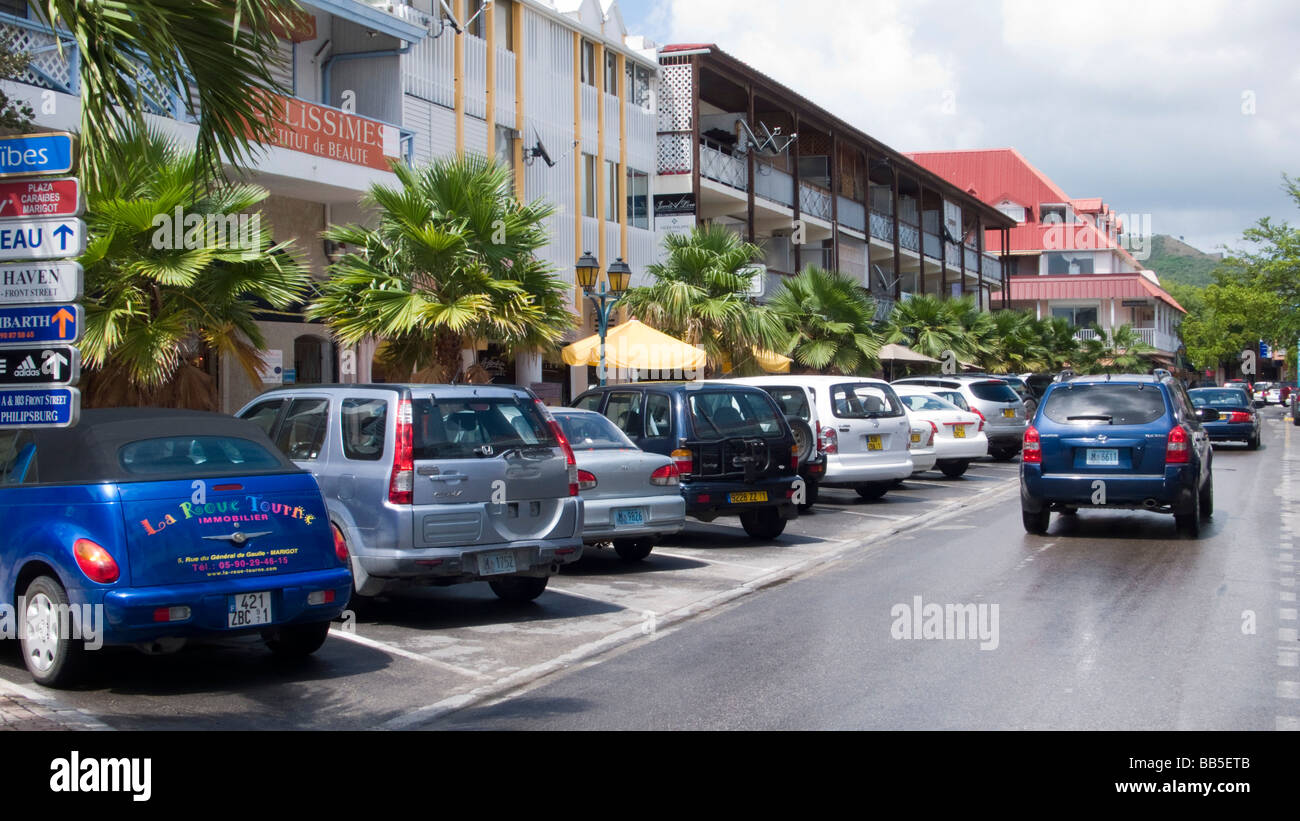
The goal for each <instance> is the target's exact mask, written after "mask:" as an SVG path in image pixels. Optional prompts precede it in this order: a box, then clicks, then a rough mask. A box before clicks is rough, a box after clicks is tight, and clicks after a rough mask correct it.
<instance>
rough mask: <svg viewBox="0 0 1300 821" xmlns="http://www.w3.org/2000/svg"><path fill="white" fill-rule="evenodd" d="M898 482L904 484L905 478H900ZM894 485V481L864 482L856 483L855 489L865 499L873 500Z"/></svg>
mask: <svg viewBox="0 0 1300 821" xmlns="http://www.w3.org/2000/svg"><path fill="white" fill-rule="evenodd" d="M898 483H899V484H902V483H903V480H902V479H899V480H898ZM892 486H893V483H892V482H863V483H862V484H860V485H854V486H853V490H854V491H855V492H856V493H857V494H858V495H859V496H861V497H862V498H863V499H867V500H871V499H879V498H880V497H882V496H884V495H885V494H886V493H888V492H889V488H890V487H892Z"/></svg>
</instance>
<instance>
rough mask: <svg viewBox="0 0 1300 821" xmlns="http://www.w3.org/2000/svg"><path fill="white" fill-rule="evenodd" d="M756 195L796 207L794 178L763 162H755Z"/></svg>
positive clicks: (789, 206)
mask: <svg viewBox="0 0 1300 821" xmlns="http://www.w3.org/2000/svg"><path fill="white" fill-rule="evenodd" d="M754 193H755V194H757V195H758V196H760V197H765V198H767V199H769V200H773V201H775V202H778V203H780V204H781V205H784V206H786V207H787V208H793V207H794V177H792V176H790V175H789V174H787V173H785V172H784V171H782V170H781V169H779V168H777V167H776V166H774V165H772V164H771V163H769V162H765V161H763V160H758V159H757V158H756V159H755V161H754Z"/></svg>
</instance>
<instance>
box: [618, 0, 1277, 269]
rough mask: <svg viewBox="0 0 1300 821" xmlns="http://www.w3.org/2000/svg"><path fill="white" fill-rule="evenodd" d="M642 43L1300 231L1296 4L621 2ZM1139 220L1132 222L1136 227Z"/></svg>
mask: <svg viewBox="0 0 1300 821" xmlns="http://www.w3.org/2000/svg"><path fill="white" fill-rule="evenodd" d="M619 6H620V8H621V9H622V10H623V17H624V20H625V21H626V22H627V25H628V29H629V31H630V32H631V33H633V34H644V35H646V36H648V37H650V38H652V39H654V40H655V41H657V42H659V43H661V44H663V43H680V42H711V43H716V44H717V45H718V46H719V47H720V48H721V49H723V50H724V51H727V52H728V53H730V54H732V55H733V56H735V57H738V58H739V59H741V60H744V61H745V62H747V63H749V64H751V65H753V66H754V67H756V68H758V69H759V70H761V71H763V72H765V73H766V74H768V75H769V76H772V77H773V78H774V79H776V80H779V81H780V82H782V83H784V84H785V85H787V86H790V87H791V88H794V89H796V90H797V91H799V92H800V93H802V94H803V95H804V96H806V97H808V98H810V99H812V100H813V101H815V102H817V103H818V104H819V105H821V106H823V107H825V108H827V109H829V110H831V111H832V112H834V113H835V114H837V115H839V116H840V117H842V118H843V119H845V120H847V121H849V122H851V123H853V124H855V125H857V126H858V127H859V128H861V129H862V130H863V131H865V132H867V133H868V134H871V135H872V136H873V137H876V138H877V139H880V140H883V141H884V142H886V143H888V144H889V145H891V146H892V147H894V148H896V149H899V150H903V151H918V150H938V149H956V148H996V147H1003V146H1013V147H1015V148H1017V149H1019V150H1020V152H1021V153H1022V154H1024V155H1025V156H1026V157H1027V158H1028V159H1029V161H1030V162H1032V163H1033V164H1034V165H1036V166H1038V168H1039V169H1040V170H1042V171H1043V172H1044V173H1046V174H1047V175H1048V176H1049V177H1051V178H1052V179H1053V180H1055V181H1056V182H1057V183H1058V184H1059V185H1060V186H1061V187H1062V188H1064V189H1065V191H1066V192H1067V193H1068V194H1069V195H1070V196H1072V197H1075V198H1080V197H1090V196H1100V197H1103V198H1104V199H1105V200H1106V202H1107V203H1108V204H1109V205H1110V206H1111V207H1112V208H1113V209H1115V210H1116V211H1117V212H1119V213H1120V214H1130V215H1132V214H1150V215H1151V225H1152V230H1153V232H1155V233H1164V234H1173V235H1174V236H1180V235H1181V236H1183V237H1184V238H1185V239H1186V240H1187V241H1188V242H1190V243H1191V244H1193V245H1195V246H1197V247H1199V248H1201V249H1202V250H1206V251H1212V250H1216V249H1217V248H1218V246H1220V245H1224V244H1226V245H1229V246H1234V247H1240V236H1241V232H1242V230H1243V229H1245V228H1247V227H1248V226H1250V225H1251V224H1253V223H1254V222H1255V220H1256V219H1258V218H1259V217H1261V216H1265V215H1268V216H1272V217H1274V218H1280V219H1286V220H1288V221H1290V222H1291V223H1293V224H1294V223H1296V222H1300V210H1297V208H1296V207H1295V205H1294V203H1292V202H1291V201H1290V200H1289V199H1288V198H1287V197H1286V196H1285V194H1284V193H1283V192H1282V190H1281V187H1280V186H1281V174H1282V172H1284V171H1285V172H1287V173H1289V174H1291V175H1292V176H1296V175H1300V3H1296V2H1293V0H1274V1H1273V2H1252V0H1235V1H1234V2H1228V0H1222V1H1221V0H1141V2H1134V0H1127V2H1112V0H1088V1H1087V2H1078V3H1055V2H1040V0H971V1H969V2H958V1H957V0H909V2H895V1H894V0H799V2H788V0H619ZM1130 224H1132V221H1131V220H1130Z"/></svg>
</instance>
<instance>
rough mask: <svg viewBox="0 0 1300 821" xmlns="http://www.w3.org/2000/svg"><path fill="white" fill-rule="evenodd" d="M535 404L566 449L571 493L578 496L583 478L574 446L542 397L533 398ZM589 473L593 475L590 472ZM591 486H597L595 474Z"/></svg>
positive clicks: (561, 445)
mask: <svg viewBox="0 0 1300 821" xmlns="http://www.w3.org/2000/svg"><path fill="white" fill-rule="evenodd" d="M533 404H535V405H536V406H537V411H538V412H539V413H540V414H541V415H542V418H543V419H545V420H546V424H547V425H549V426H550V428H551V433H552V434H554V435H555V441H556V442H559V443H560V449H561V450H563V451H564V463H565V464H566V465H567V466H568V468H569V495H570V496H577V495H578V490H579V487H578V486H579V484H581V481H582V480H581V479H580V478H579V475H578V474H579V471H578V460H577V459H576V458H575V457H574V455H573V446H572V445H570V444H569V437H567V436H565V435H564V429H563V428H561V427H560V423H559V422H557V421H556V420H555V417H554V416H552V415H551V412H550V411H549V410H547V409H546V403H545V402H543V401H542V400H540V399H535V400H533ZM587 475H588V476H591V474H590V473H588V474H587ZM591 486H592V487H595V486H596V477H595V476H591Z"/></svg>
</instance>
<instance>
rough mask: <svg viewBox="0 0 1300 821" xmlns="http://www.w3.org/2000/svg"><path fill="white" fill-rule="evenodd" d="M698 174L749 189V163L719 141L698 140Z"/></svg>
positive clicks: (744, 189)
mask: <svg viewBox="0 0 1300 821" xmlns="http://www.w3.org/2000/svg"><path fill="white" fill-rule="evenodd" d="M700 175H701V176H704V177H708V178H709V179H711V180H713V181H714V182H720V183H722V184H723V185H728V186H730V187H732V188H738V189H740V190H741V191H748V190H749V164H748V163H747V162H746V161H745V158H744V157H743V156H736V155H734V154H731V153H730V152H729V151H728V150H727V149H726V148H725V147H724V146H723V145H722V144H721V143H716V142H714V141H713V140H708V139H701V140H700Z"/></svg>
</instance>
